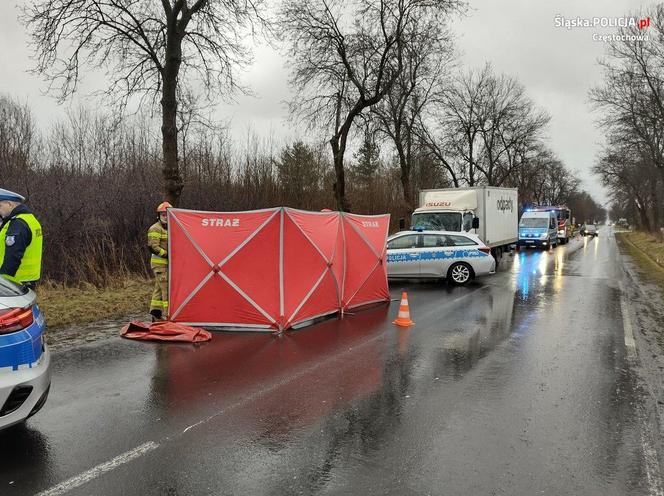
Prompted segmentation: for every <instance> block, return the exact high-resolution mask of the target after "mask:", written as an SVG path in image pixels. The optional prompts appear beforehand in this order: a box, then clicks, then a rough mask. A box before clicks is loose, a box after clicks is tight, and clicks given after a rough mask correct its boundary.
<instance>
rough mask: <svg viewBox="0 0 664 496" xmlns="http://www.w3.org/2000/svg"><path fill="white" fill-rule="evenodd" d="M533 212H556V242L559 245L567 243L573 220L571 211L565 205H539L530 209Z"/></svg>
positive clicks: (570, 234)
mask: <svg viewBox="0 0 664 496" xmlns="http://www.w3.org/2000/svg"><path fill="white" fill-rule="evenodd" d="M530 211H533V212H546V211H552V212H554V213H555V214H556V219H557V221H558V232H557V236H558V242H559V243H560V244H561V245H564V244H567V243H568V242H569V239H570V238H571V237H572V235H573V230H572V227H573V221H572V211H571V210H570V209H569V208H568V207H566V206H565V205H558V206H539V207H534V208H532V209H530Z"/></svg>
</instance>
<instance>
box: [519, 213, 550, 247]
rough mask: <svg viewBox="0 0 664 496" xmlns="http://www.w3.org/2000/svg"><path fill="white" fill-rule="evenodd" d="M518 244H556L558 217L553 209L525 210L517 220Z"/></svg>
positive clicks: (544, 245)
mask: <svg viewBox="0 0 664 496" xmlns="http://www.w3.org/2000/svg"><path fill="white" fill-rule="evenodd" d="M518 244H519V246H540V247H542V248H548V247H550V246H558V217H557V215H556V213H555V211H549V210H545V211H541V210H538V211H533V210H526V211H525V212H524V213H523V215H522V216H521V220H520V221H519V243H518Z"/></svg>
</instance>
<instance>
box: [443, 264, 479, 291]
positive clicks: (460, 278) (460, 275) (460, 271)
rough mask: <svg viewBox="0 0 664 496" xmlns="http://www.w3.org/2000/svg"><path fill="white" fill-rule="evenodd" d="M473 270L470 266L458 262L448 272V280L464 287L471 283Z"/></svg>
mask: <svg viewBox="0 0 664 496" xmlns="http://www.w3.org/2000/svg"><path fill="white" fill-rule="evenodd" d="M472 271H473V269H472V268H471V267H470V265H468V264H466V263H463V262H457V263H455V264H453V265H452V266H451V267H450V269H449V270H448V272H447V278H448V279H449V280H451V281H452V282H453V283H454V284H456V285H458V286H463V285H464V284H467V283H468V281H470V279H471V277H472V274H473V273H472Z"/></svg>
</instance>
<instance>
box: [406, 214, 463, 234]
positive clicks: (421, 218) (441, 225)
mask: <svg viewBox="0 0 664 496" xmlns="http://www.w3.org/2000/svg"><path fill="white" fill-rule="evenodd" d="M413 227H414V228H422V229H428V230H431V231H457V232H459V231H461V214H460V213H459V212H419V213H415V214H413Z"/></svg>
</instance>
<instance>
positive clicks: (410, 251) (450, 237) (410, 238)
mask: <svg viewBox="0 0 664 496" xmlns="http://www.w3.org/2000/svg"><path fill="white" fill-rule="evenodd" d="M495 271H496V261H495V259H494V258H493V257H492V256H491V248H489V247H488V246H487V245H486V244H485V243H484V242H482V240H481V239H480V238H479V236H477V235H476V234H472V233H464V234H460V233H458V232H456V231H425V230H422V231H402V232H399V233H397V234H394V235H392V236H390V237H389V238H388V240H387V276H388V277H389V278H391V279H397V278H407V279H419V278H423V279H431V278H446V279H448V280H449V281H451V282H452V283H454V284H457V285H464V284H467V283H468V282H469V281H470V280H471V279H473V278H475V277H480V276H484V275H488V274H493V273H494V272H495Z"/></svg>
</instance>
